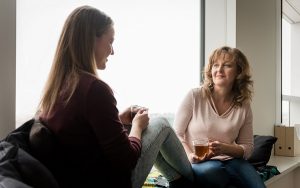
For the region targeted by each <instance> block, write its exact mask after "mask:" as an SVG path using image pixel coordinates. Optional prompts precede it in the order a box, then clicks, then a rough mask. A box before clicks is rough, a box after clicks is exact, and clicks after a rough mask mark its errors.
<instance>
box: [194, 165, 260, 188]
mask: <svg viewBox="0 0 300 188" xmlns="http://www.w3.org/2000/svg"><path fill="white" fill-rule="evenodd" d="M192 168H193V171H194V175H195V181H196V183H197V184H198V185H200V187H201V188H223V187H224V188H226V187H229V186H233V187H237V188H240V187H242V188H265V187H266V186H265V184H264V182H263V181H262V179H261V177H260V176H259V174H258V173H257V172H256V170H255V169H254V167H253V166H252V165H251V164H250V163H248V161H246V160H244V159H231V160H227V161H219V160H209V161H204V162H202V163H197V164H192Z"/></svg>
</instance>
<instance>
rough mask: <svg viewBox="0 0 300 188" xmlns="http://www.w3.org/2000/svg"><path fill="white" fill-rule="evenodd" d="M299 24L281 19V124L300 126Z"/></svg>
mask: <svg viewBox="0 0 300 188" xmlns="http://www.w3.org/2000/svg"><path fill="white" fill-rule="evenodd" d="M299 41H300V23H299V22H298V23H294V22H288V21H287V20H285V19H282V124H284V125H291V126H294V124H300V116H299V113H300V88H299V81H300V76H299V73H298V70H299V68H300V63H299V62H300V61H299V60H300V57H299V53H298V48H299Z"/></svg>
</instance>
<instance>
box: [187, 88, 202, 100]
mask: <svg viewBox="0 0 300 188" xmlns="http://www.w3.org/2000/svg"><path fill="white" fill-rule="evenodd" d="M189 94H190V95H191V96H193V98H203V97H204V96H205V89H204V88H203V87H202V86H200V87H196V88H192V89H190V91H189Z"/></svg>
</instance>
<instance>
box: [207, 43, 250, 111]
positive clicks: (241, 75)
mask: <svg viewBox="0 0 300 188" xmlns="http://www.w3.org/2000/svg"><path fill="white" fill-rule="evenodd" d="M223 54H228V55H230V56H231V57H232V61H233V62H236V65H237V72H238V75H237V76H236V78H235V81H234V84H233V87H232V91H233V93H234V99H233V103H234V105H236V106H241V105H242V104H244V103H247V102H250V101H251V100H252V94H253V81H252V80H251V72H250V66H249V62H248V60H247V57H246V56H245V55H244V54H243V53H242V52H241V51H240V50H239V49H237V48H230V47H228V46H223V47H221V48H218V49H216V50H214V51H213V53H212V54H211V56H210V57H209V62H208V64H207V66H206V67H205V70H204V76H205V77H204V82H203V87H204V88H205V91H206V92H205V94H206V95H211V92H212V91H213V89H214V83H213V79H212V74H211V69H212V66H213V64H214V63H215V62H216V60H217V59H218V58H220V57H221V56H222V55H223Z"/></svg>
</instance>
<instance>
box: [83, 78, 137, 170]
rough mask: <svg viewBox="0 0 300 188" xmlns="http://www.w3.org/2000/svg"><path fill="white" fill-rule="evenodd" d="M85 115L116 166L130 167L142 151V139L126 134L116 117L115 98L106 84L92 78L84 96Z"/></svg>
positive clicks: (117, 113)
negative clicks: (92, 80)
mask: <svg viewBox="0 0 300 188" xmlns="http://www.w3.org/2000/svg"><path fill="white" fill-rule="evenodd" d="M86 116H87V119H88V120H89V123H90V125H91V126H92V130H93V132H94V134H95V135H96V137H97V141H98V144H99V149H101V150H102V151H103V154H104V155H105V156H106V158H107V159H108V160H110V161H111V164H112V165H116V166H117V167H118V169H127V170H128V169H133V168H134V167H135V165H136V163H137V160H138V158H139V156H140V154H141V141H140V140H139V139H137V138H135V137H128V134H127V132H126V130H125V128H124V126H123V124H122V123H121V121H120V119H119V112H118V109H117V107H116V100H115V98H114V96H113V92H112V90H111V89H110V87H109V86H108V85H106V84H105V83H104V82H102V81H100V80H95V81H94V82H93V83H92V84H91V86H90V88H89V91H88V93H87V96H86Z"/></svg>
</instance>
